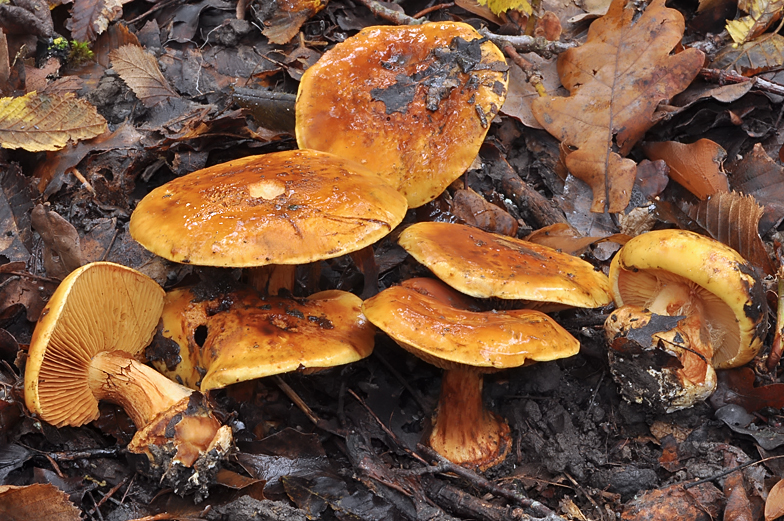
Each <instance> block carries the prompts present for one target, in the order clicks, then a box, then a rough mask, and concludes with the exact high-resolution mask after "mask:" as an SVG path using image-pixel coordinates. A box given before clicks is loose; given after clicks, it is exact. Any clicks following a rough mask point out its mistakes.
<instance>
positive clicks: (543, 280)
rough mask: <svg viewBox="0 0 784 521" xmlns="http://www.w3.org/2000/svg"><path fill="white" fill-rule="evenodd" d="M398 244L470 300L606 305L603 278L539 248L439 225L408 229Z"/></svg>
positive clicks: (607, 289) (581, 263) (574, 261)
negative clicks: (486, 299)
mask: <svg viewBox="0 0 784 521" xmlns="http://www.w3.org/2000/svg"><path fill="white" fill-rule="evenodd" d="M398 242H399V243H400V245H401V246H402V247H403V248H404V249H405V250H406V251H407V252H408V253H410V254H411V256H413V257H414V258H415V259H416V260H417V261H419V262H420V263H422V264H424V265H425V266H427V267H428V268H429V269H430V271H432V272H433V273H434V274H435V275H436V276H437V277H438V278H440V279H441V280H443V281H444V282H446V283H447V284H449V285H450V286H452V287H453V288H455V289H457V290H458V291H461V292H463V293H465V294H467V295H471V296H472V297H478V298H490V297H497V298H502V299H518V300H530V301H537V302H552V303H560V304H566V305H568V306H576V307H599V306H604V305H607V304H609V303H610V302H612V297H611V294H610V283H609V280H608V279H607V276H605V275H604V274H603V273H602V272H600V271H596V270H595V269H594V267H593V266H592V265H591V264H589V263H587V262H585V261H584V260H582V259H580V258H578V257H574V256H572V255H568V254H565V253H561V252H559V251H557V250H554V249H552V248H548V247H547V246H542V245H540V244H536V243H532V242H528V241H522V240H520V239H514V238H512V237H506V236H504V235H497V234H494V233H488V232H485V231H482V230H480V229H478V228H472V227H470V226H465V225H463V224H452V223H441V222H421V223H417V224H414V225H412V226H409V227H408V228H406V230H405V231H404V232H403V233H401V234H400V238H399V240H398Z"/></svg>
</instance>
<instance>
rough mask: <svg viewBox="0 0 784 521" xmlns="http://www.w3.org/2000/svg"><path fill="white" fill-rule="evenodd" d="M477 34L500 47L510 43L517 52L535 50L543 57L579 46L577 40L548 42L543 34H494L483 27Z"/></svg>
mask: <svg viewBox="0 0 784 521" xmlns="http://www.w3.org/2000/svg"><path fill="white" fill-rule="evenodd" d="M479 34H481V35H482V36H484V37H485V38H487V39H488V40H490V41H491V42H493V43H494V44H496V45H497V46H498V47H500V48H503V46H504V45H511V46H512V47H514V48H515V50H517V52H535V53H536V54H538V55H539V56H541V57H543V58H551V57H552V56H553V55H555V54H561V53H562V52H566V51H568V50H569V49H572V48H574V47H578V46H579V44H578V43H577V42H550V41H548V40H547V39H546V38H544V37H543V36H507V35H503V34H495V33H491V32H490V31H489V30H487V29H485V28H482V29H479Z"/></svg>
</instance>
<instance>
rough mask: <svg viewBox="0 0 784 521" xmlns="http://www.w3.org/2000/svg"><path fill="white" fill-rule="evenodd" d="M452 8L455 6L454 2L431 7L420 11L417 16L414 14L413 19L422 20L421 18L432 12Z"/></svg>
mask: <svg viewBox="0 0 784 521" xmlns="http://www.w3.org/2000/svg"><path fill="white" fill-rule="evenodd" d="M454 6H455V3H454V2H448V3H445V4H436V5H431V6H430V7H428V8H426V9H422V10H421V11H419V12H418V13H417V14H415V15H414V18H422V17H423V16H425V15H428V14H430V13H432V12H434V11H438V10H440V9H447V8H449V7H454Z"/></svg>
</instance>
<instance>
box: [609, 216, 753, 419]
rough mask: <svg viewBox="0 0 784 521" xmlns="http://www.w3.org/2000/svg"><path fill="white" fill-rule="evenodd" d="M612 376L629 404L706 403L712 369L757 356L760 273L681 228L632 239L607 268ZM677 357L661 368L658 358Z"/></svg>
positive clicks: (713, 384) (719, 245) (720, 246)
mask: <svg viewBox="0 0 784 521" xmlns="http://www.w3.org/2000/svg"><path fill="white" fill-rule="evenodd" d="M610 283H611V286H612V291H613V298H614V300H615V304H616V306H617V307H618V309H617V310H616V311H615V312H614V313H613V314H612V315H610V316H609V317H608V319H607V321H606V322H605V330H606V332H607V336H608V339H609V342H610V347H611V349H610V351H609V352H610V362H611V369H612V372H613V376H614V377H615V379H616V381H617V382H618V383H619V384H620V385H621V390H622V393H623V395H624V396H625V397H626V398H627V399H629V400H630V401H635V402H638V403H646V404H647V405H648V406H650V407H653V408H655V409H659V410H663V411H666V412H671V411H675V410H678V409H683V408H685V407H690V406H692V405H694V404H695V403H697V402H698V401H700V400H704V399H705V398H707V397H708V396H710V394H711V393H712V392H713V391H714V389H715V387H716V375H715V372H714V368H715V369H727V368H732V367H738V366H741V365H743V364H745V363H746V362H748V361H749V360H751V359H752V358H754V356H755V355H756V354H757V353H758V352H759V350H760V348H761V346H762V341H763V339H764V338H765V335H766V333H767V328H768V324H767V303H766V300H765V292H764V289H763V287H762V283H761V281H760V277H759V274H758V273H757V272H756V271H755V269H754V268H753V267H752V266H751V265H750V264H749V263H748V262H746V260H745V259H743V257H741V255H740V254H738V253H737V252H736V251H735V250H733V249H732V248H730V247H728V246H725V245H724V244H722V243H720V242H718V241H716V240H714V239H710V238H708V237H704V236H702V235H698V234H696V233H693V232H688V231H683V230H658V231H651V232H648V233H644V234H642V235H639V236H637V237H635V238H633V239H631V240H630V241H629V242H628V243H626V245H624V246H623V247H622V248H621V249H620V250H619V251H618V253H617V254H616V255H615V258H614V259H613V261H612V263H611V265H610ZM656 352H658V353H661V352H664V353H665V354H667V355H669V356H671V357H675V358H677V360H673V361H672V362H671V363H666V364H664V365H663V366H662V364H661V356H655V353H656Z"/></svg>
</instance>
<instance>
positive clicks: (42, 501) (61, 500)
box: [0, 483, 81, 521]
mask: <svg viewBox="0 0 784 521" xmlns="http://www.w3.org/2000/svg"><path fill="white" fill-rule="evenodd" d="M0 519H6V520H9V521H34V520H35V521H80V519H81V517H80V516H79V509H78V508H76V506H75V505H74V504H73V503H71V501H70V500H69V499H68V494H66V493H65V492H63V491H62V490H60V489H58V488H57V487H55V486H54V485H50V484H48V483H47V484H41V483H36V484H34V485H28V486H25V487H17V486H13V485H3V486H0Z"/></svg>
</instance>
